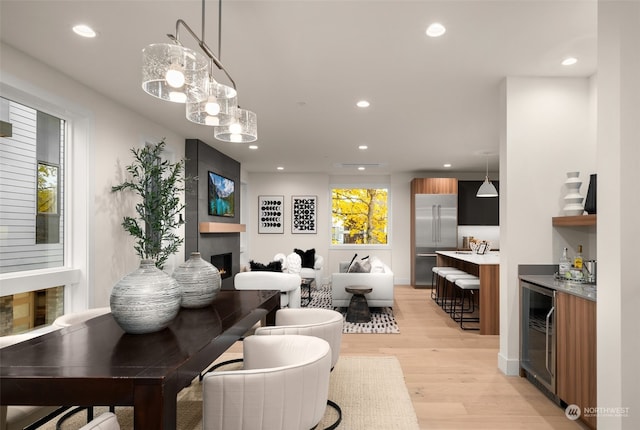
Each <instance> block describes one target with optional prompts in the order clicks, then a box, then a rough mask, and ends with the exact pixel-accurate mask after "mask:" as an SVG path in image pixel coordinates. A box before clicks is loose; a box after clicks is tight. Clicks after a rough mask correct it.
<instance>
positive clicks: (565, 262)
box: [558, 248, 571, 276]
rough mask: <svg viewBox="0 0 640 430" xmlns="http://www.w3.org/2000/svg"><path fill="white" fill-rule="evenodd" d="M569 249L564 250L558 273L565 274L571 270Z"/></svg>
mask: <svg viewBox="0 0 640 430" xmlns="http://www.w3.org/2000/svg"><path fill="white" fill-rule="evenodd" d="M568 252H569V250H568V249H567V248H564V249H563V250H562V257H560V264H559V265H558V275H560V276H565V275H566V274H567V272H568V271H569V270H571V260H570V259H569V254H568Z"/></svg>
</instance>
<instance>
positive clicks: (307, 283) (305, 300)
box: [300, 278, 315, 307]
mask: <svg viewBox="0 0 640 430" xmlns="http://www.w3.org/2000/svg"><path fill="white" fill-rule="evenodd" d="M314 281H315V280H314V279H313V278H302V282H301V283H300V295H301V296H302V297H301V299H300V306H302V307H307V306H309V303H311V284H313V282H314ZM305 288H306V289H307V295H306V296H305V295H304V294H303V293H304V290H305Z"/></svg>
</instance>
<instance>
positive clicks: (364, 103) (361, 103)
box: [356, 100, 371, 108]
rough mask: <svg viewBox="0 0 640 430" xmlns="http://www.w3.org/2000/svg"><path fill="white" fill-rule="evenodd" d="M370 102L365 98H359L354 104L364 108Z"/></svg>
mask: <svg viewBox="0 0 640 430" xmlns="http://www.w3.org/2000/svg"><path fill="white" fill-rule="evenodd" d="M370 105H371V104H370V103H369V102H368V101H366V100H360V101H359V102H358V103H356V106H358V107H359V108H366V107H369V106H370Z"/></svg>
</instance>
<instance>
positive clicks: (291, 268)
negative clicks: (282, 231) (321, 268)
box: [287, 252, 302, 274]
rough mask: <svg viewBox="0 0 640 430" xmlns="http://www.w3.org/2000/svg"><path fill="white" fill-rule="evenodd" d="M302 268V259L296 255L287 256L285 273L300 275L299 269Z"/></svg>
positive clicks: (293, 253)
mask: <svg viewBox="0 0 640 430" xmlns="http://www.w3.org/2000/svg"><path fill="white" fill-rule="evenodd" d="M301 267H302V259H301V258H300V256H299V255H298V254H296V253H295V252H292V253H291V254H289V255H287V272H289V273H297V274H300V268H301Z"/></svg>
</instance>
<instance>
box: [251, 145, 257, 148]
mask: <svg viewBox="0 0 640 430" xmlns="http://www.w3.org/2000/svg"><path fill="white" fill-rule="evenodd" d="M249 149H258V145H249Z"/></svg>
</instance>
